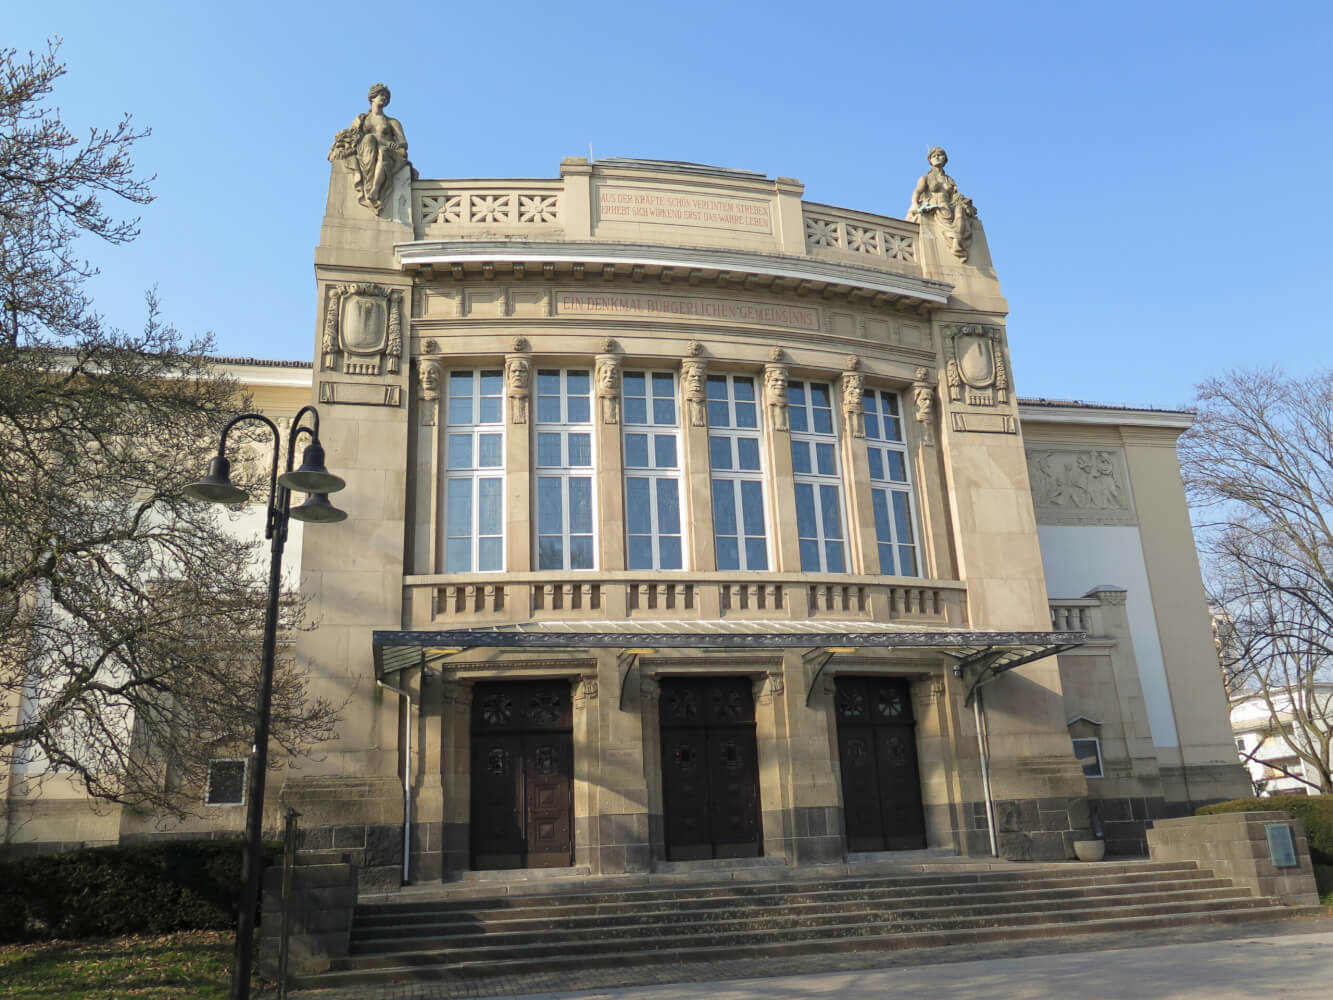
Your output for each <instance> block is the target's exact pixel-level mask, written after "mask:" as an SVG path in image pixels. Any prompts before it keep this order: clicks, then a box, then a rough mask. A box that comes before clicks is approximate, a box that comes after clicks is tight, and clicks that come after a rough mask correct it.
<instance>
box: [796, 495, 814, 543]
mask: <svg viewBox="0 0 1333 1000" xmlns="http://www.w3.org/2000/svg"><path fill="white" fill-rule="evenodd" d="M796 533H797V534H798V535H799V536H800V537H802V538H814V537H815V536H816V535H817V534H819V530H818V528H816V526H815V490H814V487H813V486H811V485H810V484H809V483H797V484H796Z"/></svg>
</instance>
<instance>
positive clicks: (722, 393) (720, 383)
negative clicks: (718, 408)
mask: <svg viewBox="0 0 1333 1000" xmlns="http://www.w3.org/2000/svg"><path fill="white" fill-rule="evenodd" d="M708 398H709V399H726V398H727V376H725V375H709V376H708Z"/></svg>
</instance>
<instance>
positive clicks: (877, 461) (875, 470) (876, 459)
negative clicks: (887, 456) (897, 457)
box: [866, 448, 884, 479]
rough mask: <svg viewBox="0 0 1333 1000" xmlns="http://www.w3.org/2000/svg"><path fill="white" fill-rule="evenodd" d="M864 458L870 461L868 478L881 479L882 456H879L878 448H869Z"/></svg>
mask: <svg viewBox="0 0 1333 1000" xmlns="http://www.w3.org/2000/svg"><path fill="white" fill-rule="evenodd" d="M866 457H867V458H868V459H869V460H870V478H871V479H883V478H884V456H883V455H882V454H880V450H879V449H878V448H871V449H870V450H869V451H868V452H867V454H866Z"/></svg>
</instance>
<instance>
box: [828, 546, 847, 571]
mask: <svg viewBox="0 0 1333 1000" xmlns="http://www.w3.org/2000/svg"><path fill="white" fill-rule="evenodd" d="M824 569H825V570H826V571H827V572H829V573H845V572H847V568H846V566H845V565H844V564H843V561H842V542H825V543H824Z"/></svg>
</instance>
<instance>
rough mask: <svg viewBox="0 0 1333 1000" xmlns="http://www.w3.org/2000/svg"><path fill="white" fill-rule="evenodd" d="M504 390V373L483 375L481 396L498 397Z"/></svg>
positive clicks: (491, 372)
mask: <svg viewBox="0 0 1333 1000" xmlns="http://www.w3.org/2000/svg"><path fill="white" fill-rule="evenodd" d="M503 388H504V372H502V371H498V370H495V371H488V372H482V373H481V394H482V395H483V396H498V395H500V392H501V390H502V389H503Z"/></svg>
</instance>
